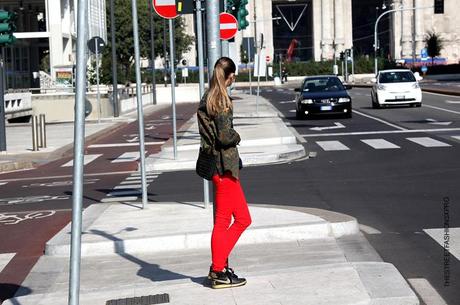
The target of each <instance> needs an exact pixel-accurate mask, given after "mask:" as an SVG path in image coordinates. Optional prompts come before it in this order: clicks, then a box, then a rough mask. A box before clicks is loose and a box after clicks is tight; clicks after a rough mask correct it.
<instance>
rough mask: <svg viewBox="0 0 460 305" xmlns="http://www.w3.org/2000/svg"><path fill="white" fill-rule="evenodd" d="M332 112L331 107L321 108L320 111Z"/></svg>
mask: <svg viewBox="0 0 460 305" xmlns="http://www.w3.org/2000/svg"><path fill="white" fill-rule="evenodd" d="M328 110H332V106H321V111H328Z"/></svg>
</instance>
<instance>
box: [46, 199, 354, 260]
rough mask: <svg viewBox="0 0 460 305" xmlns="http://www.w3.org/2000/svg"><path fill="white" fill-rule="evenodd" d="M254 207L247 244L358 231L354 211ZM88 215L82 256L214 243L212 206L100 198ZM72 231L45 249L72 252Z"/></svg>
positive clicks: (244, 241) (245, 238) (54, 252)
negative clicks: (342, 214) (338, 214)
mask: <svg viewBox="0 0 460 305" xmlns="http://www.w3.org/2000/svg"><path fill="white" fill-rule="evenodd" d="M104 207H106V208H105V209H104ZM250 211H251V216H252V219H253V224H252V225H251V226H250V227H249V228H248V230H247V231H246V232H245V233H244V234H243V236H242V237H241V239H240V241H239V243H240V244H243V245H244V244H262V243H278V242H286V241H302V240H310V239H318V238H326V237H331V236H333V237H340V236H343V235H351V234H356V233H357V232H358V231H359V228H358V223H357V221H356V219H354V218H352V217H349V218H346V219H344V221H342V222H340V221H338V222H334V223H331V222H328V221H326V220H324V219H323V218H321V217H318V216H315V215H311V214H305V213H301V212H296V211H290V210H284V209H276V208H264V207H256V206H251V207H250ZM94 213H99V216H97V217H95V216H94V215H92V214H94ZM84 217H85V218H88V219H93V221H92V222H91V223H87V224H86V225H85V227H84V229H83V231H84V234H83V235H82V246H81V253H82V256H83V257H87V256H97V255H110V254H113V253H160V252H166V251H177V250H186V249H203V248H209V246H210V245H209V241H210V236H211V231H212V208H209V209H203V208H202V207H201V206H199V205H197V204H193V203H192V204H179V203H153V204H149V205H148V206H147V208H146V209H144V210H141V209H139V208H137V207H135V206H134V207H133V205H131V204H130V205H125V204H98V205H92V206H90V207H89V208H87V209H86V210H85V211H84ZM70 236H71V235H70V224H69V225H68V226H66V227H65V228H64V229H63V230H61V231H60V232H59V233H58V234H57V235H56V236H55V237H53V238H52V239H51V240H50V241H48V243H47V244H46V249H45V254H46V255H49V256H67V255H69V253H70Z"/></svg>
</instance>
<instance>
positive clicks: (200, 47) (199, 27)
mask: <svg viewBox="0 0 460 305" xmlns="http://www.w3.org/2000/svg"><path fill="white" fill-rule="evenodd" d="M195 5H196V27H197V39H198V41H197V45H198V67H199V70H198V71H199V77H200V86H199V88H200V100H201V99H202V98H203V95H204V90H205V89H204V52H203V51H204V50H203V21H202V19H203V13H202V9H201V0H198V1H196V2H195ZM203 197H204V208H205V209H207V208H208V207H209V181H208V180H206V179H203Z"/></svg>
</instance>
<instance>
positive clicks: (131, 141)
mask: <svg viewBox="0 0 460 305" xmlns="http://www.w3.org/2000/svg"><path fill="white" fill-rule="evenodd" d="M126 141H128V142H129V143H133V142H139V137H134V138H132V139H128V140H126Z"/></svg>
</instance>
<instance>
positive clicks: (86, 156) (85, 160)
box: [61, 154, 102, 167]
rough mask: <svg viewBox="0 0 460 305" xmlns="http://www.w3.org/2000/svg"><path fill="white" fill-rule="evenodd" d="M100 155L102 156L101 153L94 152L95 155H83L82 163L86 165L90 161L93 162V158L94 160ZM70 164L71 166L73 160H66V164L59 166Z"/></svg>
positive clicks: (68, 165)
mask: <svg viewBox="0 0 460 305" xmlns="http://www.w3.org/2000/svg"><path fill="white" fill-rule="evenodd" d="M100 156H102V155H101V154H96V155H85V158H84V161H83V164H84V165H87V164H88V163H91V162H93V161H94V160H96V159H97V158H99V157H100ZM70 166H73V160H70V161H69V162H67V163H66V164H64V165H61V167H70Z"/></svg>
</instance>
